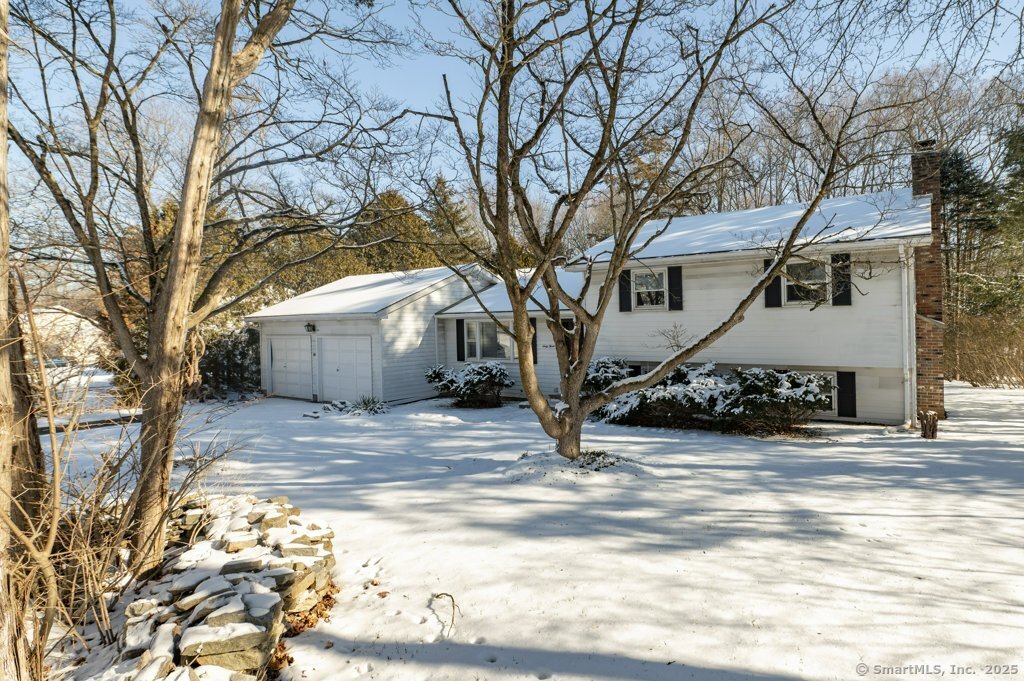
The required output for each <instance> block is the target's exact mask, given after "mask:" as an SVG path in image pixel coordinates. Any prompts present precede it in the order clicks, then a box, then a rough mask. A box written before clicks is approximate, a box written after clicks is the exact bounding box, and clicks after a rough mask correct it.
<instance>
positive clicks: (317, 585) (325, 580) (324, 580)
mask: <svg viewBox="0 0 1024 681" xmlns="http://www.w3.org/2000/svg"><path fill="white" fill-rule="evenodd" d="M330 583H331V573H330V572H329V571H327V570H318V571H317V573H316V581H315V582H314V583H313V588H314V589H316V590H317V591H319V592H321V593H323V592H324V591H325V590H326V589H327V586H328V585H329V584H330Z"/></svg>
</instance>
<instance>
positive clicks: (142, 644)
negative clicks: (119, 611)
mask: <svg viewBox="0 0 1024 681" xmlns="http://www.w3.org/2000/svg"><path fill="white" fill-rule="evenodd" d="M155 628H156V622H155V621H154V620H153V618H151V617H133V618H132V619H130V620H128V621H127V622H126V623H125V625H124V648H123V649H122V651H121V654H122V656H124V657H136V656H138V655H141V654H142V651H143V650H146V649H148V648H149V642H150V640H151V639H152V638H153V629H155Z"/></svg>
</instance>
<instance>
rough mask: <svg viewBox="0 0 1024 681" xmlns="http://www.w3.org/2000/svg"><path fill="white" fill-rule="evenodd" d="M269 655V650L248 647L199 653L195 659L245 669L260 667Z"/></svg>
mask: <svg viewBox="0 0 1024 681" xmlns="http://www.w3.org/2000/svg"><path fill="white" fill-rule="evenodd" d="M269 657H270V652H269V651H266V650H262V649H261V648H248V649H246V650H236V651H231V652H228V653H212V654H209V655H206V654H204V655H199V656H198V657H196V659H195V661H196V662H198V663H199V664H211V665H216V666H218V667H224V668H225V669H231V670H235V671H247V670H250V669H259V668H261V667H262V666H263V665H264V664H266V662H267V659H268V658H269Z"/></svg>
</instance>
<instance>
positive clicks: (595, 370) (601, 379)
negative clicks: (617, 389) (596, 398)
mask: <svg viewBox="0 0 1024 681" xmlns="http://www.w3.org/2000/svg"><path fill="white" fill-rule="evenodd" d="M624 378H629V367H628V366H627V365H626V360H624V359H620V358H618V357H598V358H597V359H595V360H594V361H592V362H591V363H590V365H589V366H588V367H587V377H586V378H585V379H584V380H583V390H582V392H583V394H585V395H593V394H595V393H599V392H601V391H602V390H604V389H605V388H607V387H608V386H610V385H611V384H612V383H615V382H616V381H621V380H622V379H624Z"/></svg>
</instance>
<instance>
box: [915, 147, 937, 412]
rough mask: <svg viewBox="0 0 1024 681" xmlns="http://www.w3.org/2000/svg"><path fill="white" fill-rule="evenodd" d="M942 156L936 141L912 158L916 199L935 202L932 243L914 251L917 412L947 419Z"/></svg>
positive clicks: (919, 148)
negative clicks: (944, 382)
mask: <svg viewBox="0 0 1024 681" xmlns="http://www.w3.org/2000/svg"><path fill="white" fill-rule="evenodd" d="M941 163H942V155H941V152H940V151H939V149H938V147H937V146H936V144H935V140H922V141H920V142H918V143H917V144H915V145H914V153H913V154H912V155H911V157H910V172H911V177H912V184H911V186H912V188H913V192H914V196H915V197H919V196H925V195H928V194H930V195H931V198H932V202H931V212H932V243H931V244H930V245H928V246H921V247H920V248H917V249H915V251H914V281H915V284H916V288H917V300H916V303H917V315H916V322H915V330H916V334H917V408H918V409H919V410H922V409H923V410H925V411H934V412H937V413H938V415H939V418H946V406H945V395H944V391H943V385H942V381H943V378H944V371H945V364H944V360H943V349H944V339H945V327H944V326H943V324H942V291H943V285H942V283H943V282H942V278H943V272H944V268H943V265H942V191H941V186H942V185H941V174H940V167H941Z"/></svg>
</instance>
